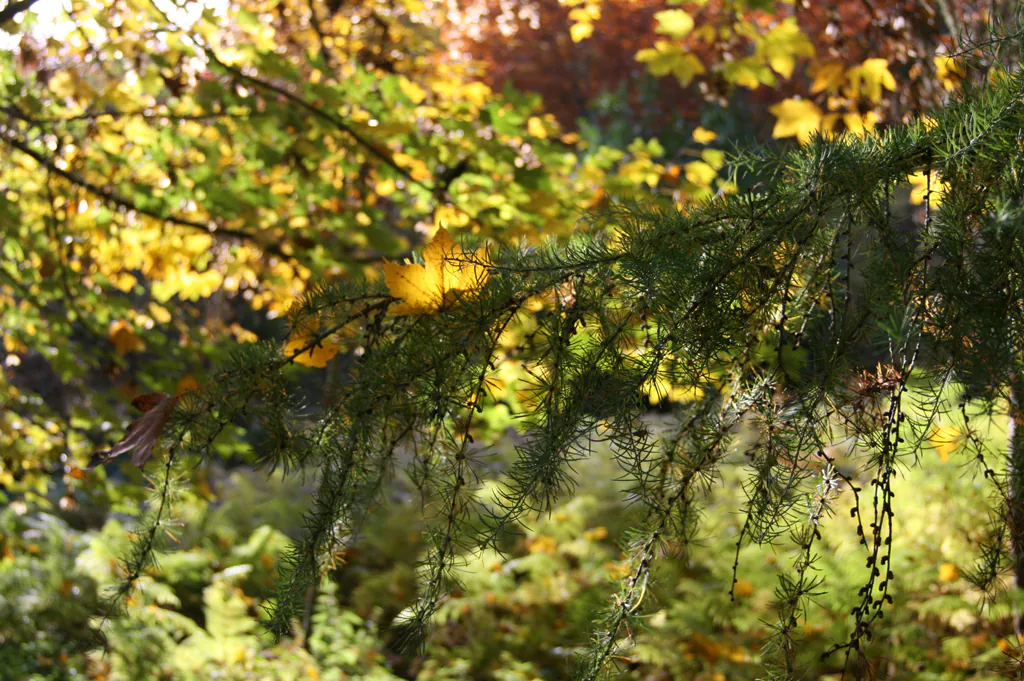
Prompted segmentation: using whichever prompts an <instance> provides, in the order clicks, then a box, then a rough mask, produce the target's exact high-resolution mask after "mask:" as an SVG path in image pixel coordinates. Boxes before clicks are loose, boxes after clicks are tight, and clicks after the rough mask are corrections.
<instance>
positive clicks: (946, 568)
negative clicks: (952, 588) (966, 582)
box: [939, 563, 960, 582]
mask: <svg viewBox="0 0 1024 681" xmlns="http://www.w3.org/2000/svg"><path fill="white" fill-rule="evenodd" d="M959 577H960V568H958V567H957V566H956V565H954V564H953V563H943V564H942V565H940V566H939V581H940V582H953V581H956V580H957V579H958V578H959Z"/></svg>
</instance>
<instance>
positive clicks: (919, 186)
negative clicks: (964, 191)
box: [907, 171, 948, 206]
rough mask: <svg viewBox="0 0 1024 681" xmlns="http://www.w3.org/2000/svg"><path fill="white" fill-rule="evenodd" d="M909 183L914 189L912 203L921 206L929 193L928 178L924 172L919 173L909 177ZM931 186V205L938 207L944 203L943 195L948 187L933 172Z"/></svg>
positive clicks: (911, 195)
mask: <svg viewBox="0 0 1024 681" xmlns="http://www.w3.org/2000/svg"><path fill="white" fill-rule="evenodd" d="M907 181H908V182H909V183H910V184H911V185H912V186H913V189H912V190H911V191H910V202H911V203H912V204H914V205H915V206H920V205H921V204H922V203H924V198H925V195H926V194H927V193H928V177H927V176H926V175H925V174H924V173H923V172H920V171H918V172H916V173H914V174H913V175H911V176H909V177H908V178H907ZM931 185H932V186H931V194H932V195H931V199H930V200H931V204H932V205H933V206H938V205H940V204H941V203H942V195H943V194H945V193H946V189H948V185H947V184H946V183H945V182H943V181H942V180H941V179H940V178H939V175H938V173H936V172H934V171H933V172H932V177H931Z"/></svg>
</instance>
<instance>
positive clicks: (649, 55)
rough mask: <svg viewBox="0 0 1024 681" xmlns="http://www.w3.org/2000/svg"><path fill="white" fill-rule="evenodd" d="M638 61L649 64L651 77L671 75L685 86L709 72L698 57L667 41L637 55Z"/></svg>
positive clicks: (659, 42)
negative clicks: (698, 76)
mask: <svg viewBox="0 0 1024 681" xmlns="http://www.w3.org/2000/svg"><path fill="white" fill-rule="evenodd" d="M636 59H637V61H639V62H643V63H645V64H647V69H648V70H649V71H650V72H651V75H654V76H667V75H669V74H670V73H671V74H672V75H674V76H675V77H676V78H677V79H678V80H679V82H680V83H682V84H683V85H689V84H690V83H691V82H692V81H693V78H694V76H697V75H700V74H702V73H705V72H706V71H707V70H706V69H705V68H704V64H703V63H702V62H701V60H700V59H699V58H698V57H697V55H695V54H693V53H691V52H687V51H686V50H685V49H683V47H682V46H681V45H673V44H672V43H670V42H668V41H666V40H658V41H657V42H655V43H654V47H650V48H647V49H645V50H640V51H639V52H637V53H636Z"/></svg>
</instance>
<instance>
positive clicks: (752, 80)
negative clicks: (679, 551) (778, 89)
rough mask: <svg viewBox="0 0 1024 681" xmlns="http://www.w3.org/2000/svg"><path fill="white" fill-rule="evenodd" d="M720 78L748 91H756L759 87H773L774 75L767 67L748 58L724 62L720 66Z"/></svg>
mask: <svg viewBox="0 0 1024 681" xmlns="http://www.w3.org/2000/svg"><path fill="white" fill-rule="evenodd" d="M722 76H723V77H724V78H725V79H726V81H728V82H730V83H732V84H733V85H740V86H742V87H745V88H748V89H750V90H756V89H757V88H758V87H760V86H761V85H768V86H769V87H771V86H774V85H775V74H773V73H772V72H771V70H770V69H769V68H768V67H767V66H765V65H764V64H760V63H758V62H757V60H755V59H753V58H750V57H747V58H745V59H737V60H736V61H730V62H726V63H725V64H724V65H723V66H722Z"/></svg>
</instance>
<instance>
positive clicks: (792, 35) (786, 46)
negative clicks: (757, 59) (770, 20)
mask: <svg viewBox="0 0 1024 681" xmlns="http://www.w3.org/2000/svg"><path fill="white" fill-rule="evenodd" d="M757 52H758V54H759V55H760V56H761V57H762V58H763V59H764V60H765V61H767V62H768V65H769V66H771V67H772V70H773V71H775V72H776V73H777V74H779V75H780V76H782V77H783V78H789V77H790V76H792V75H793V67H794V66H795V65H796V58H797V57H813V56H814V43H812V42H811V41H810V39H809V38H808V37H807V36H806V35H804V33H803V31H801V30H800V27H799V26H798V25H797V23H796V19H794V18H793V17H789V18H788V19H786V20H785V21H783V22H782V23H781V24H779V25H777V26H775V27H774V28H773V29H772V30H770V31H768V33H766V34H765V36H764V37H763V38H761V40H760V42H759V43H758V46H757Z"/></svg>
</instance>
